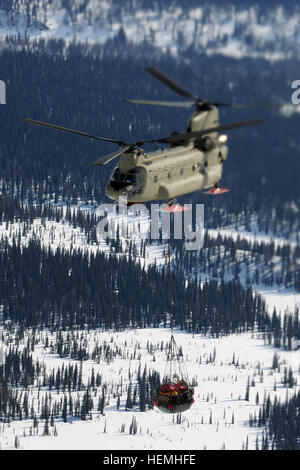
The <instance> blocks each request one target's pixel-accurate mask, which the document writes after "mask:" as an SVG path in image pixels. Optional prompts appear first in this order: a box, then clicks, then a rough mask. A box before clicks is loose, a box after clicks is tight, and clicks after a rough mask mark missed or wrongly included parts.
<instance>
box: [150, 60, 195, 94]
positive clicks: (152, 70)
mask: <svg viewBox="0 0 300 470" xmlns="http://www.w3.org/2000/svg"><path fill="white" fill-rule="evenodd" d="M146 71H147V72H148V73H150V74H151V75H152V76H153V77H155V78H156V79H157V80H160V81H161V82H162V83H164V84H165V85H167V86H168V87H169V88H171V90H173V91H175V92H176V93H178V94H179V95H181V96H184V97H185V98H192V99H193V100H195V101H196V100H197V99H198V98H197V97H196V96H194V95H192V93H190V92H189V91H187V90H185V89H184V88H182V87H181V86H180V85H178V84H177V83H175V82H174V81H173V80H171V78H169V77H168V76H167V75H165V74H164V73H163V72H161V71H160V70H159V69H157V68H156V67H147V68H146Z"/></svg>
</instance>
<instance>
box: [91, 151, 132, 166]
mask: <svg viewBox="0 0 300 470" xmlns="http://www.w3.org/2000/svg"><path fill="white" fill-rule="evenodd" d="M129 149H130V147H122V148H120V149H119V150H116V151H115V152H111V153H109V154H108V155H105V156H104V157H101V158H99V159H98V160H97V161H95V162H94V163H93V165H106V164H107V163H109V162H110V161H111V160H113V159H114V158H116V157H118V156H119V155H121V153H123V152H126V150H129Z"/></svg>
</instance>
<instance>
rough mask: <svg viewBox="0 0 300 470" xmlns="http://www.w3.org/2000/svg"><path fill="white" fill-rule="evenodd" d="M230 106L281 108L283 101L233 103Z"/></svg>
mask: <svg viewBox="0 0 300 470" xmlns="http://www.w3.org/2000/svg"><path fill="white" fill-rule="evenodd" d="M221 106H222V105H221ZM230 106H232V107H233V108H280V107H281V106H282V103H232V104H231V105H230Z"/></svg>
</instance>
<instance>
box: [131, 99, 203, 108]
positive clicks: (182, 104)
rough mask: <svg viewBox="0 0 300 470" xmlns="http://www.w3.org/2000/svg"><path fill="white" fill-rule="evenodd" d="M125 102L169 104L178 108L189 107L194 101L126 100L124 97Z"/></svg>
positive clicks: (155, 104)
mask: <svg viewBox="0 0 300 470" xmlns="http://www.w3.org/2000/svg"><path fill="white" fill-rule="evenodd" d="M124 101H126V102H127V103H134V104H150V105H154V106H171V107H178V108H190V107H191V106H193V105H194V104H195V102H194V101H151V100H128V99H125V100H124Z"/></svg>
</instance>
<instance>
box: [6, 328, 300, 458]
mask: <svg viewBox="0 0 300 470" xmlns="http://www.w3.org/2000/svg"><path fill="white" fill-rule="evenodd" d="M46 334H47V335H48V337H49V339H51V335H50V333H49V332H44V333H43V334H42V335H38V338H39V341H38V345H37V346H36V348H35V352H34V357H35V358H38V359H39V360H41V361H43V362H44V363H45V365H46V368H47V370H49V369H51V368H54V369H55V368H57V367H58V366H61V365H62V363H64V364H65V365H67V364H68V363H69V362H72V363H73V364H74V363H75V362H77V363H78V364H79V361H74V360H71V359H66V358H64V359H60V358H59V357H58V356H57V355H54V354H50V353H49V350H48V349H45V348H44V340H45V335H46ZM174 334H175V339H176V341H177V343H178V345H180V346H182V348H183V354H184V358H185V360H186V365H187V369H188V373H189V378H190V380H191V379H194V380H196V381H197V386H196V387H195V403H194V405H193V406H192V408H191V409H190V410H189V411H187V412H185V413H183V414H182V415H181V423H177V415H168V414H164V413H161V412H160V411H158V410H157V409H153V410H147V411H145V412H140V411H139V409H138V408H137V407H135V408H133V409H132V410H129V411H125V401H126V386H127V385H128V383H129V378H128V373H129V370H130V373H131V379H132V384H133V385H134V382H135V378H136V373H137V370H138V367H139V365H140V366H141V371H143V369H144V366H145V365H146V367H147V369H148V370H150V369H152V370H153V369H154V370H157V371H159V372H160V373H163V370H164V366H165V355H166V352H165V350H164V351H160V343H161V341H163V342H164V344H167V342H168V341H169V339H170V330H169V329H163V328H158V329H144V330H142V329H141V330H133V331H124V332H100V331H97V330H96V331H90V332H89V333H87V332H84V335H85V339H86V340H87V343H88V345H89V349H91V348H92V347H93V345H94V344H95V342H97V341H98V343H99V344H100V343H103V342H104V341H106V342H107V343H110V344H111V345H112V347H113V346H114V345H115V344H116V345H117V346H118V347H119V348H120V349H121V351H122V357H117V358H115V359H114V360H112V362H110V363H106V362H105V361H101V362H100V364H98V363H95V362H93V361H92V360H88V361H83V381H84V382H86V380H87V376H90V373H91V370H92V368H94V370H95V373H97V372H100V373H101V374H102V376H103V381H106V382H107V385H108V390H111V393H109V395H110V397H109V398H108V401H109V404H107V405H106V407H105V408H104V415H102V416H101V415H100V413H99V412H98V411H93V412H92V414H93V419H92V420H87V421H81V420H79V419H72V420H71V419H69V422H67V423H63V422H62V420H58V421H57V420H55V426H56V430H57V435H56V436H54V435H53V428H50V432H51V435H50V436H43V424H42V423H40V424H39V431H38V435H32V436H31V435H30V428H32V420H27V421H19V420H16V421H13V422H11V423H10V424H3V423H2V424H1V427H0V444H1V448H2V449H11V448H14V443H15V438H16V435H17V436H18V438H19V446H20V447H19V448H21V449H104V450H110V449H126V450H127V449H173V450H174V449H176V450H180V449H194V450H195V449H199V450H201V449H216V450H219V449H220V450H221V449H224V448H225V449H242V448H243V445H244V446H245V445H246V441H248V448H249V449H255V446H256V438H257V435H259V438H261V433H262V430H261V429H260V428H254V427H250V426H249V424H248V419H249V415H250V414H252V415H254V413H256V414H257V416H258V411H259V404H258V401H259V403H262V401H263V398H264V396H268V395H269V394H270V398H271V400H273V399H274V397H275V396H277V397H280V398H281V400H284V399H285V398H286V396H287V395H290V396H291V395H292V394H293V393H294V392H295V390H298V389H299V385H300V373H299V365H300V354H299V352H297V351H292V352H288V351H283V350H278V349H277V350H276V349H274V348H272V347H270V346H266V345H265V344H264V340H263V339H262V338H261V337H259V336H258V335H254V336H253V337H252V336H251V334H236V335H230V336H227V337H223V338H218V339H213V338H206V337H203V336H202V335H195V336H193V335H192V334H188V333H184V332H180V331H177V330H176V331H175V333H174ZM24 341H25V344H26V335H25V339H24ZM147 342H149V343H148V346H149V344H151V345H152V348H153V352H149V350H147ZM134 351H136V352H137V353H138V354H136V357H135V358H134ZM274 352H276V353H277V354H278V356H279V364H280V372H278V370H277V371H274V370H273V369H272V360H273V356H274ZM139 354H140V357H138V356H139ZM153 356H155V361H153ZM284 367H287V368H289V367H291V368H292V370H293V374H294V377H295V378H296V379H297V383H298V385H296V386H295V387H294V388H293V389H291V388H290V389H288V388H286V387H285V386H284V385H283V384H282V382H281V381H282V377H283V371H284ZM248 380H249V381H250V384H251V385H254V386H251V387H250V396H249V401H246V400H245V394H246V387H247V382H248ZM253 381H254V383H255V384H254V383H253ZM275 382H276V391H274V384H275ZM121 383H122V386H123V395H122V397H121V404H120V408H119V410H117V406H116V402H117V398H114V397H113V390H116V389H117V388H118V387H119V388H120V384H121ZM37 393H38V392H37V388H36V387H32V388H31V389H30V393H29V397H30V401H31V400H32V398H34V397H35V408H37ZM45 393H46V392H45V391H43V387H41V390H40V392H39V397H40V399H41V397H43V396H45ZM77 393H84V392H72V395H74V396H75V397H76V395H77ZM99 393H100V392H99ZM48 395H49V396H50V397H51V398H50V400H51V401H55V400H58V401H59V400H61V399H62V397H63V393H62V392H60V393H59V394H58V393H57V392H56V390H53V389H52V391H50V392H48ZM93 399H94V406H95V407H97V401H98V395H97V392H96V393H95V395H94V398H93ZM96 409H97V408H96ZM133 416H135V417H136V421H137V434H135V435H131V434H129V427H130V423H131V421H132V418H133ZM122 426H123V430H122ZM122 431H123V432H122ZM33 433H35V430H34V431H33Z"/></svg>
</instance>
